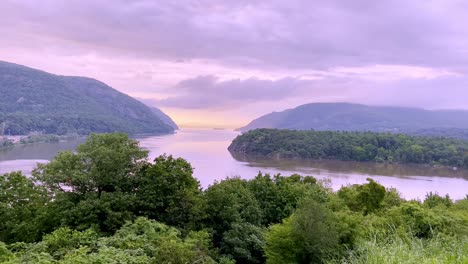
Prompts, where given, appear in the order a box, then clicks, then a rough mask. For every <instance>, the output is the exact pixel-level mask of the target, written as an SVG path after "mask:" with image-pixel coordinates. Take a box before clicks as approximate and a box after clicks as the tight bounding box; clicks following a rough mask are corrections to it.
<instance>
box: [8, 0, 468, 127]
mask: <svg viewBox="0 0 468 264" xmlns="http://www.w3.org/2000/svg"><path fill="white" fill-rule="evenodd" d="M466 14H468V2H467V1H464V0H460V1H458V0H454V1H450V0H449V1H446V0H429V1H427V0H420V1H417V0H415V1H372V0H355V1H338V0H336V1H334V0H332V1H309V0H296V1H294V0H292V1H243V0H241V1H239V0H237V1H224V2H222V1H209V0H197V1H195V0H194V1H162V0H158V1H143V0H142V1H127V0H119V1H103V0H102V1H91V0H90V1H85V0H68V1H59V0H56V1H52V0H42V1H35V0H30V1H27V0H3V1H1V2H0V33H1V36H2V37H1V38H0V60H5V61H10V62H16V63H19V64H24V65H27V66H31V67H35V68H40V69H43V70H46V71H49V72H53V73H57V74H66V75H83V76H89V77H94V78H97V79H100V80H102V81H104V82H106V83H108V84H110V85H111V86H113V87H114V88H116V89H119V90H120V91H122V92H125V93H128V94H130V95H132V96H135V97H138V98H141V99H142V100H143V101H145V102H146V103H148V104H152V105H155V106H159V107H161V108H162V109H163V110H166V111H167V112H168V113H169V114H171V115H172V116H173V117H174V118H175V119H176V121H179V123H183V124H184V123H186V124H197V123H199V124H212V123H217V124H222V125H233V126H237V125H241V124H243V123H245V122H247V121H249V120H250V119H252V118H255V117H257V116H258V115H260V114H264V113H268V112H271V111H277V110H283V109H285V108H291V107H295V106H297V105H298V104H302V103H308V102H327V101H349V102H359V103H367V104H379V105H403V106H415V107H424V108H431V109H435V108H464V109H468V77H467V74H468V27H467V26H466V25H468V16H467V15H466ZM226 115H229V117H230V118H229V119H226V118H225V116H226Z"/></svg>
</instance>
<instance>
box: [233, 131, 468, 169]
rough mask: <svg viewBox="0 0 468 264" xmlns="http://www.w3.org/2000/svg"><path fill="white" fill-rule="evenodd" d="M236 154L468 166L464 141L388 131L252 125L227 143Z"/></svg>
mask: <svg viewBox="0 0 468 264" xmlns="http://www.w3.org/2000/svg"><path fill="white" fill-rule="evenodd" d="M228 149H229V151H230V152H231V153H235V154H237V155H239V154H242V155H250V156H261V157H269V158H275V159H282V158H296V159H312V160H349V161H372V162H387V163H399V164H405V163H414V164H428V165H441V166H450V167H454V168H468V141H465V140H459V139H451V138H443V137H420V136H408V135H402V134H391V133H375V132H344V131H313V130H310V131H297V130H286V129H256V130H251V131H249V132H246V133H244V134H242V135H239V136H238V137H237V138H235V139H234V141H233V142H232V143H231V145H230V146H229V148H228Z"/></svg>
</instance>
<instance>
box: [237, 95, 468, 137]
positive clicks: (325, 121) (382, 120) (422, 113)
mask: <svg viewBox="0 0 468 264" xmlns="http://www.w3.org/2000/svg"><path fill="white" fill-rule="evenodd" d="M256 128H282V129H297V130H309V129H315V130H346V131H379V132H384V131H385V132H402V133H409V134H412V133H415V134H427V135H443V134H444V133H448V132H447V130H448V129H450V130H451V131H450V133H452V134H453V133H457V134H460V135H461V136H459V137H465V136H466V137H467V138H468V132H467V131H465V129H468V111H461V110H460V111H430V110H424V109H417V108H405V107H384V106H367V105H360V104H350V103H311V104H305V105H301V106H298V107H296V108H293V109H288V110H285V111H283V112H274V113H270V114H267V115H264V116H262V117H260V118H257V119H255V120H253V121H252V122H250V123H249V124H248V125H247V126H245V127H242V128H239V130H240V131H248V130H252V129H256Z"/></svg>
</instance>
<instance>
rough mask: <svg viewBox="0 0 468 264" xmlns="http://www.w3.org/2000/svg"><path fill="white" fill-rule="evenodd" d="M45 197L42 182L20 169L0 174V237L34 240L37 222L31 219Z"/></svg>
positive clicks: (4, 239)
mask: <svg viewBox="0 0 468 264" xmlns="http://www.w3.org/2000/svg"><path fill="white" fill-rule="evenodd" d="M47 201H48V199H47V195H46V191H45V189H44V188H42V186H40V185H35V184H34V182H33V181H32V180H31V179H29V178H27V177H26V176H24V175H22V174H21V173H20V172H13V173H9V174H4V175H0V241H4V242H16V241H25V242H31V241H36V240H38V239H39V238H40V236H41V235H42V234H41V231H42V230H41V226H40V225H39V223H38V222H37V221H35V219H37V217H38V215H40V214H41V210H42V208H43V207H44V206H45V205H46V203H47Z"/></svg>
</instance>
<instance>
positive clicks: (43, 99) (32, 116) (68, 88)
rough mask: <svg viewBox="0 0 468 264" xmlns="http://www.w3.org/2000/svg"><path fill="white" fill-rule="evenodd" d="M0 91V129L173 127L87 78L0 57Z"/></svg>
mask: <svg viewBox="0 0 468 264" xmlns="http://www.w3.org/2000/svg"><path fill="white" fill-rule="evenodd" d="M0 94H1V96H0V133H2V132H4V133H5V134H12V135H15V134H28V133H30V132H42V133H47V134H67V133H79V134H89V133H90V132H113V131H120V132H125V133H130V134H137V133H171V132H173V131H174V129H173V128H172V127H171V126H170V125H167V124H166V123H165V122H163V121H162V120H161V119H160V118H159V117H157V116H156V115H155V114H154V113H153V111H152V110H151V109H150V108H149V107H147V106H146V105H144V104H143V103H141V102H140V101H138V100H136V99H133V98H132V97H130V96H128V95H125V94H123V93H121V92H118V91H117V90H115V89H113V88H111V87H109V86H108V85H106V84H104V83H102V82H100V81H97V80H94V79H91V78H85V77H68V76H59V75H54V74H50V73H46V72H43V71H39V70H35V69H31V68H28V67H24V66H21V65H17V64H12V63H7V62H1V61H0Z"/></svg>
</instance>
